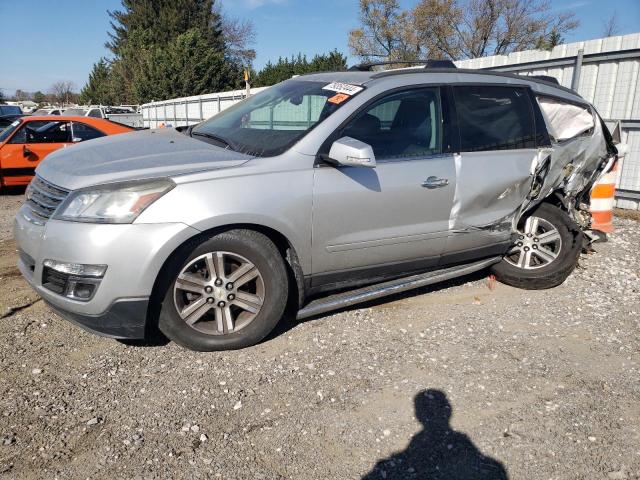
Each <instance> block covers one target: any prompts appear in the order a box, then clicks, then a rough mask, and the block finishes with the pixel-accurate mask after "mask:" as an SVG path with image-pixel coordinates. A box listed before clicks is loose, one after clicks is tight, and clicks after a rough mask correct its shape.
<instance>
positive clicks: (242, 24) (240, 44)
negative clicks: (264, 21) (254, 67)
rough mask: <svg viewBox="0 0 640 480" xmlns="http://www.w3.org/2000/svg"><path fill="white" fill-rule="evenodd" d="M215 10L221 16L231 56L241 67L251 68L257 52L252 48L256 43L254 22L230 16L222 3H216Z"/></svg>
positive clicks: (223, 32)
mask: <svg viewBox="0 0 640 480" xmlns="http://www.w3.org/2000/svg"><path fill="white" fill-rule="evenodd" d="M214 10H215V12H216V13H217V14H218V15H219V16H220V24H221V25H220V26H221V27H222V36H223V37H224V41H225V44H226V47H227V51H228V54H229V56H230V57H231V59H232V60H233V61H235V62H236V63H238V64H240V65H243V66H245V67H249V66H251V64H252V63H253V61H254V60H255V58H256V51H255V49H254V48H252V47H253V45H255V43H256V32H255V27H254V25H253V22H251V20H240V19H238V18H235V17H232V16H230V15H229V14H227V13H226V12H225V11H224V9H223V8H222V3H215V4H214Z"/></svg>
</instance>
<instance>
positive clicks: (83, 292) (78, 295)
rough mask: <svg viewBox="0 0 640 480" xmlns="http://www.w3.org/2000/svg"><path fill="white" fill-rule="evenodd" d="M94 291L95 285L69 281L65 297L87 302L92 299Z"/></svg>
mask: <svg viewBox="0 0 640 480" xmlns="http://www.w3.org/2000/svg"><path fill="white" fill-rule="evenodd" d="M95 290H96V284H95V283H85V282H81V281H79V280H71V281H69V285H68V286H67V292H66V295H65V296H67V297H69V298H74V299H76V300H89V299H91V297H93V293H94V292H95Z"/></svg>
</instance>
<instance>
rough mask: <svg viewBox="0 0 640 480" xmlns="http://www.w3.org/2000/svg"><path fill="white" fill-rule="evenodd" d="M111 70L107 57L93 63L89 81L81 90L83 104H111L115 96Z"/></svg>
mask: <svg viewBox="0 0 640 480" xmlns="http://www.w3.org/2000/svg"><path fill="white" fill-rule="evenodd" d="M110 75H111V70H110V67H109V64H108V62H107V60H106V59H104V58H101V59H100V60H99V61H98V62H97V63H95V64H94V65H93V70H92V71H91V73H90V74H89V81H88V82H87V84H86V85H85V86H84V88H83V89H82V90H81V91H80V102H81V103H83V104H102V105H111V104H113V103H115V102H114V100H115V99H114V97H113V95H112V90H111V80H110Z"/></svg>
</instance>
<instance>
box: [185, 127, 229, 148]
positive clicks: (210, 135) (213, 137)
mask: <svg viewBox="0 0 640 480" xmlns="http://www.w3.org/2000/svg"><path fill="white" fill-rule="evenodd" d="M190 133H191V136H192V137H193V136H198V137H204V138H208V139H209V140H213V141H214V142H216V143H219V144H221V146H223V147H224V148H226V149H227V150H229V149H231V150H236V148H235V147H234V145H233V144H232V143H231V142H230V141H229V140H225V139H224V138H222V137H219V136H218V135H214V134H213V133H205V132H194V131H191V132H190Z"/></svg>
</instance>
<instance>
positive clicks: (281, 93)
mask: <svg viewBox="0 0 640 480" xmlns="http://www.w3.org/2000/svg"><path fill="white" fill-rule="evenodd" d="M361 90H363V88H362V87H358V86H355V85H344V84H336V83H329V82H316V81H305V80H297V79H293V80H287V81H286V82H282V83H280V84H278V85H275V86H273V87H271V88H269V89H267V90H265V91H263V92H261V93H259V94H257V95H254V96H252V97H250V98H248V99H247V100H244V101H243V102H240V103H237V104H236V105H234V106H232V107H230V108H228V109H226V110H224V111H223V112H221V113H219V114H218V115H216V116H214V117H212V118H210V119H209V120H207V121H205V122H203V123H201V124H199V125H197V126H195V127H194V128H193V130H192V131H191V135H192V136H193V137H194V138H200V139H201V140H204V141H207V140H209V141H211V143H214V144H219V145H223V146H225V147H227V148H231V149H233V150H236V151H239V152H242V153H247V154H249V155H256V156H274V155H279V154H281V153H283V152H285V151H286V150H288V149H289V148H291V147H292V146H293V145H294V144H295V143H296V142H298V141H299V140H300V139H302V138H303V137H304V136H305V135H306V134H307V133H309V132H310V131H311V130H312V129H313V128H314V127H315V126H316V125H318V124H319V123H320V122H322V121H323V120H324V119H325V118H327V117H328V116H329V115H331V114H333V113H334V112H336V111H337V110H338V109H339V108H341V107H342V106H343V105H345V104H347V103H348V102H349V101H350V99H351V98H353V97H354V96H355V95H357V94H358V93H359V92H360V91H361ZM344 92H346V93H344Z"/></svg>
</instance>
